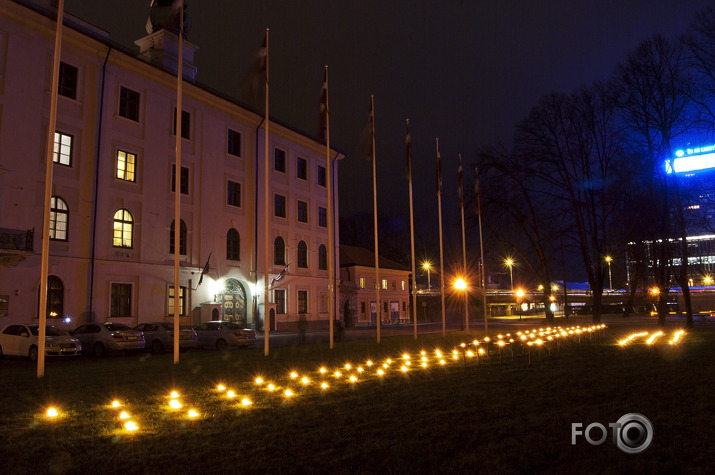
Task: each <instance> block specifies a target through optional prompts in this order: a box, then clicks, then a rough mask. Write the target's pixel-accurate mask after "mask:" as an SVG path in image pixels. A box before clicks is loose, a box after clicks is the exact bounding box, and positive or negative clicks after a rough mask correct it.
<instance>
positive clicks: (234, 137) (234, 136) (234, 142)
mask: <svg viewBox="0 0 715 475" xmlns="http://www.w3.org/2000/svg"><path fill="white" fill-rule="evenodd" d="M226 153H228V154H229V155H234V156H236V157H240V156H241V133H240V132H236V131H235V130H231V129H228V146H227V147H226Z"/></svg>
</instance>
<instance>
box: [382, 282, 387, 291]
mask: <svg viewBox="0 0 715 475" xmlns="http://www.w3.org/2000/svg"><path fill="white" fill-rule="evenodd" d="M382 290H387V279H382Z"/></svg>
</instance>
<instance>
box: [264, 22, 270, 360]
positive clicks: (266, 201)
mask: <svg viewBox="0 0 715 475" xmlns="http://www.w3.org/2000/svg"><path fill="white" fill-rule="evenodd" d="M268 58H269V56H268V28H266V133H265V136H264V143H263V152H264V160H263V174H264V176H263V202H264V216H263V225H264V228H263V233H264V236H265V237H264V238H263V239H264V240H265V253H264V254H265V256H264V257H265V272H266V285H265V289H264V294H263V354H264V355H265V356H268V351H269V344H268V336H269V334H270V332H271V320H270V315H269V314H268V280H269V278H270V275H269V270H270V258H269V252H270V248H271V246H270V241H271V240H270V237H269V232H270V229H269V219H270V218H269V216H270V215H269V212H268V210H269V209H270V192H269V189H268V184H269V180H268V177H269V174H270V169H269V161H268V132H269V129H270V119H269V117H268V97H269V95H268V85H269V76H268V64H269V61H268Z"/></svg>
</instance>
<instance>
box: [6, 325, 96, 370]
mask: <svg viewBox="0 0 715 475" xmlns="http://www.w3.org/2000/svg"><path fill="white" fill-rule="evenodd" d="M39 334H40V325H39V324H37V323H28V324H22V325H8V326H6V327H5V328H4V329H3V331H2V332H0V356H3V355H14V356H27V357H28V358H30V359H31V360H32V361H36V360H37V352H38V336H39ZM80 353H82V344H81V343H80V342H79V340H78V339H77V338H74V337H73V336H71V335H70V334H69V333H67V332H66V331H64V330H62V329H61V328H58V327H56V326H54V325H47V327H46V329H45V355H46V356H77V355H79V354H80Z"/></svg>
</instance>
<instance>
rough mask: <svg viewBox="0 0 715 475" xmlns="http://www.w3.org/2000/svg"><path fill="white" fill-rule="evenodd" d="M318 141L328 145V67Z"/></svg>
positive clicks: (321, 101)
mask: <svg viewBox="0 0 715 475" xmlns="http://www.w3.org/2000/svg"><path fill="white" fill-rule="evenodd" d="M318 141H319V142H320V143H321V144H324V145H325V144H327V143H328V67H327V66H325V72H324V73H323V88H322V89H321V91H320V124H319V126H318Z"/></svg>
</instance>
